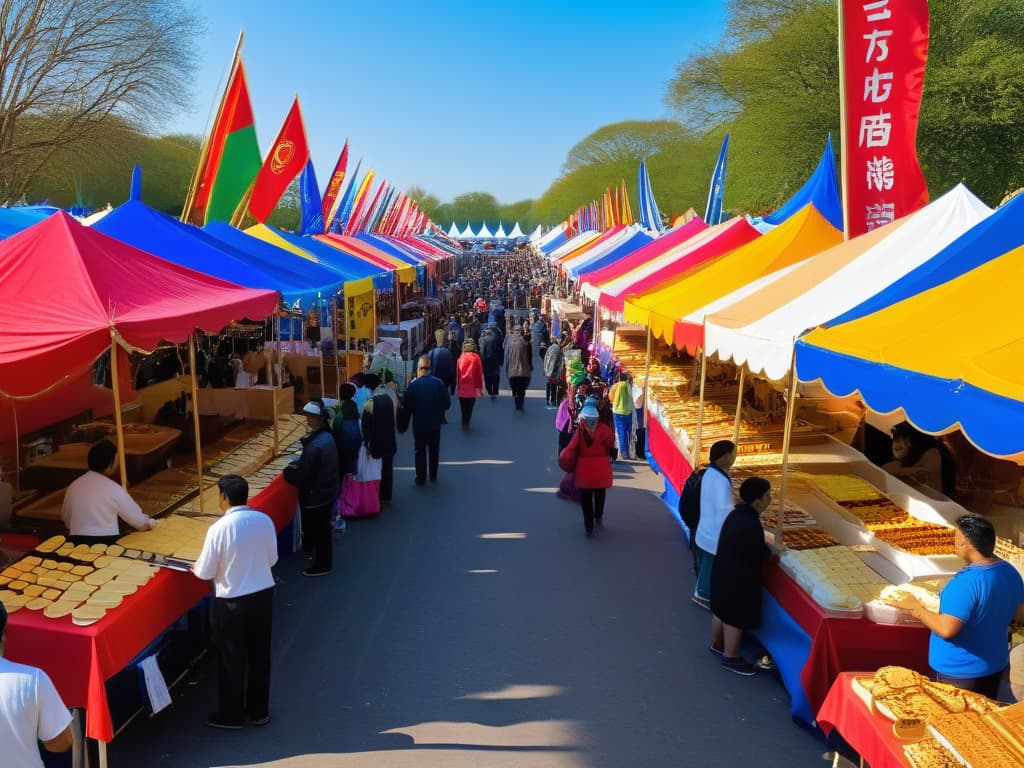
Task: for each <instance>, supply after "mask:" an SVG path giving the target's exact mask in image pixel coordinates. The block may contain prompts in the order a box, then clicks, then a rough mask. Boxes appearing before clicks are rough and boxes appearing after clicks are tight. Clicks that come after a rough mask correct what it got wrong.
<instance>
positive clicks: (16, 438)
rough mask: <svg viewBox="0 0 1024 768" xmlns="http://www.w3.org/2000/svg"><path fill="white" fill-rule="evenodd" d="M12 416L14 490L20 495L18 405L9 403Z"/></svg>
mask: <svg viewBox="0 0 1024 768" xmlns="http://www.w3.org/2000/svg"><path fill="white" fill-rule="evenodd" d="M11 413H12V414H14V490H15V491H17V492H18V493H21V433H20V430H19V429H18V403H17V402H16V401H15V402H12V403H11Z"/></svg>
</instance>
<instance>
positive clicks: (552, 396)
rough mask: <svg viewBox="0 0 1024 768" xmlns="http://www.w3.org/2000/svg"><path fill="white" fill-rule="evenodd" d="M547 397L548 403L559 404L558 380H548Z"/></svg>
mask: <svg viewBox="0 0 1024 768" xmlns="http://www.w3.org/2000/svg"><path fill="white" fill-rule="evenodd" d="M545 397H546V399H547V400H546V402H547V404H548V405H558V382H557V381H551V380H550V379H549V380H548V383H547V392H546V395H545Z"/></svg>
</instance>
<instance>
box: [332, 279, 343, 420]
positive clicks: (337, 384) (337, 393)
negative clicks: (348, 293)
mask: <svg viewBox="0 0 1024 768" xmlns="http://www.w3.org/2000/svg"><path fill="white" fill-rule="evenodd" d="M331 333H332V334H334V399H335V400H340V399H341V370H340V368H339V365H338V352H339V351H340V350H339V349H338V295H337V294H335V295H334V298H333V299H331Z"/></svg>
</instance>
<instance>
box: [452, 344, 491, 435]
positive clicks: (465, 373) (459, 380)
mask: <svg viewBox="0 0 1024 768" xmlns="http://www.w3.org/2000/svg"><path fill="white" fill-rule="evenodd" d="M455 382H456V388H457V392H458V396H459V408H460V409H461V410H462V428H463V429H469V420H470V419H472V418H473V406H474V405H476V399H477V398H478V397H479V396H480V395H482V394H483V391H484V366H483V363H482V362H481V361H480V355H478V354H477V353H476V343H474V341H473V340H472V339H466V341H465V343H464V344H463V345H462V354H461V355H459V361H458V363H457V364H456V372H455Z"/></svg>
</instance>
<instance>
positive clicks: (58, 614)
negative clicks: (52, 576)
mask: <svg viewBox="0 0 1024 768" xmlns="http://www.w3.org/2000/svg"><path fill="white" fill-rule="evenodd" d="M78 606H79V603H78V602H77V601H75V602H71V601H69V600H61V601H59V602H56V603H50V605H48V606H46V607H45V608H43V616H45V617H46V618H48V619H60V618H63V617H64V616H67V615H68V614H70V613H71V612H72V611H73V610H75V608H77V607H78Z"/></svg>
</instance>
